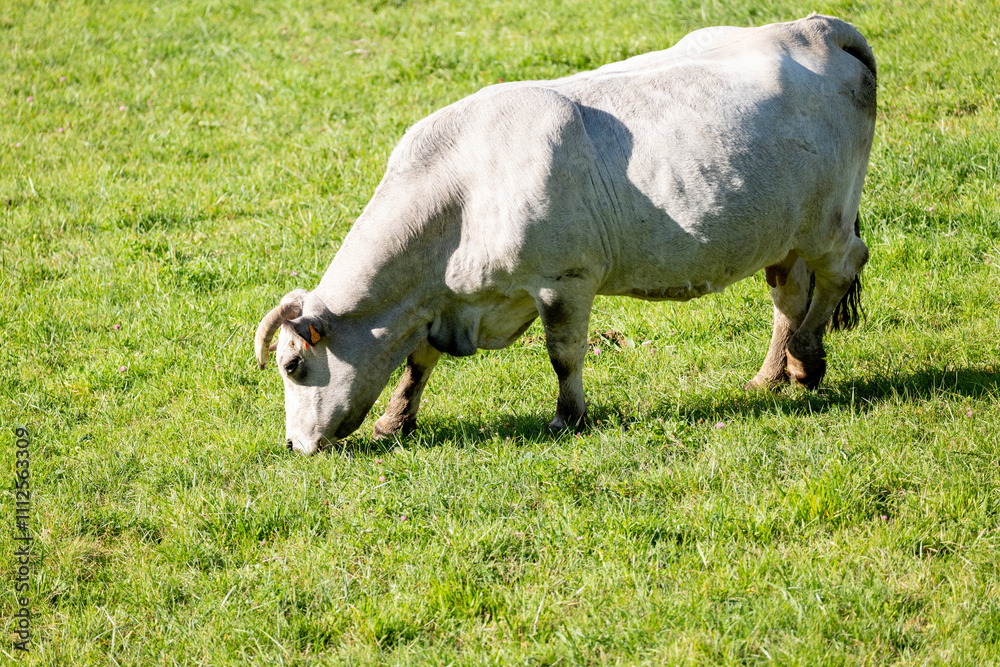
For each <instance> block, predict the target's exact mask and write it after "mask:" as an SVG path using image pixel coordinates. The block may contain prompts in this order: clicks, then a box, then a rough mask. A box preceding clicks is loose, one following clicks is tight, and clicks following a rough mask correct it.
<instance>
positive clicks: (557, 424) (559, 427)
mask: <svg viewBox="0 0 1000 667" xmlns="http://www.w3.org/2000/svg"><path fill="white" fill-rule="evenodd" d="M586 423H587V413H586V412H584V413H583V414H582V415H580V416H579V417H567V416H565V415H556V418H555V419H553V420H552V421H550V422H549V425H548V429H549V432H551V433H558V432H559V431H565V430H566V429H568V428H581V427H583V426H585V425H586Z"/></svg>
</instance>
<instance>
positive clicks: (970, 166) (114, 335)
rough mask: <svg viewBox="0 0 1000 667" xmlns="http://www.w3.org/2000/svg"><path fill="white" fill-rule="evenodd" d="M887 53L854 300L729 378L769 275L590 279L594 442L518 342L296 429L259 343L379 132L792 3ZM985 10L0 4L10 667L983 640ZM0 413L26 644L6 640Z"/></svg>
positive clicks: (996, 641) (998, 421)
mask: <svg viewBox="0 0 1000 667" xmlns="http://www.w3.org/2000/svg"><path fill="white" fill-rule="evenodd" d="M812 10H817V11H820V12H822V13H828V14H834V15H838V16H841V17H842V18H845V19H847V20H850V21H851V22H853V23H854V24H855V25H857V26H858V27H859V28H860V29H861V31H862V32H863V33H864V34H865V35H866V36H867V37H868V39H869V41H870V43H871V44H872V46H873V48H874V51H875V54H876V57H877V59H878V63H879V84H880V85H879V117H878V126H877V130H876V140H875V147H874V149H873V152H872V160H871V166H870V169H869V178H868V183H867V186H866V195H865V197H864V200H863V202H862V212H861V214H862V221H863V226H864V231H863V235H864V238H865V240H866V242H867V243H868V245H869V246H870V248H871V256H872V259H871V262H870V264H869V265H868V267H867V269H866V271H865V280H866V292H865V307H866V309H867V314H868V315H867V319H866V321H865V322H864V324H863V326H861V327H860V328H858V329H856V330H854V331H851V332H848V333H844V334H838V335H834V336H832V337H830V338H829V339H828V341H829V342H828V351H829V354H830V371H829V373H828V375H827V380H826V382H825V383H824V386H823V388H821V389H820V391H819V392H818V393H808V392H804V391H793V390H786V391H784V392H780V393H777V394H773V395H770V394H761V393H747V392H744V391H743V390H742V389H741V387H742V386H743V383H744V382H745V381H746V380H748V379H749V378H750V377H752V376H753V374H754V373H755V372H756V370H757V368H758V366H759V364H760V362H761V360H762V358H763V355H764V352H765V350H766V347H767V342H768V337H769V335H770V329H769V326H770V305H769V300H768V296H767V289H766V285H765V283H764V280H763V278H762V277H760V276H757V277H754V278H752V279H750V280H747V281H745V282H744V283H741V284H739V285H737V286H735V287H734V288H732V289H730V290H729V291H727V292H726V293H725V294H722V295H715V296H711V297H707V298H705V299H702V300H700V301H696V302H691V303H688V304H646V303H642V302H638V301H630V300H624V299H622V300H619V299H603V300H599V301H598V303H597V305H596V308H595V313H594V318H593V320H592V336H593V348H594V349H593V354H592V355H590V356H589V357H588V361H587V367H586V371H585V383H586V386H587V389H588V396H589V399H590V401H591V407H590V410H591V414H592V415H593V416H594V418H595V423H594V424H593V426H592V428H590V429H589V430H585V431H584V432H582V433H580V434H575V433H574V434H565V435H562V436H558V437H554V436H551V435H549V434H548V433H546V432H545V430H544V426H545V424H546V423H547V421H548V419H550V418H551V416H552V412H553V410H554V406H555V396H556V386H555V376H554V374H553V373H552V370H551V366H550V364H549V361H548V358H547V356H546V353H545V347H544V342H543V340H542V337H541V330H540V328H539V327H538V326H537V324H536V325H535V326H533V327H532V329H531V330H529V332H528V335H527V336H526V337H525V338H524V339H522V340H521V341H520V342H518V343H516V344H515V345H513V346H512V347H510V348H508V349H506V350H503V351H498V352H480V353H479V354H477V355H476V356H475V357H472V358H468V359H447V358H446V359H444V360H443V361H442V363H441V364H440V365H439V366H438V369H437V370H436V372H435V375H434V377H433V378H432V379H431V382H430V385H429V387H428V390H427V392H426V393H425V398H424V404H423V411H422V413H421V425H420V428H419V430H418V431H417V432H416V433H415V434H413V435H412V436H410V437H408V438H406V439H404V440H402V441H399V442H394V443H390V444H384V445H383V444H379V445H372V444H371V443H369V442H368V440H367V435H368V434H369V433H370V432H371V425H372V422H373V419H374V417H375V416H377V413H378V411H379V409H380V407H384V404H385V401H386V400H387V398H388V391H387V392H386V393H385V394H383V397H382V398H381V399H380V402H379V404H378V405H376V408H375V410H374V411H373V415H372V416H370V417H369V420H368V421H366V423H365V425H364V426H363V427H362V428H361V430H360V431H359V432H358V434H356V435H355V436H354V437H352V438H351V439H350V440H349V441H348V442H347V443H346V445H347V446H346V448H345V449H344V450H343V451H334V452H327V453H322V454H320V455H318V456H316V457H313V458H309V459H306V458H302V457H299V456H294V455H290V454H289V453H288V452H286V451H285V448H284V446H283V442H282V439H283V429H284V415H283V405H282V386H281V382H280V380H279V377H278V375H277V372H276V371H275V370H274V368H273V366H272V367H271V368H269V369H268V370H267V371H266V372H260V371H258V370H256V366H255V363H254V362H253V351H252V335H253V330H254V327H255V326H256V324H257V322H258V321H259V320H260V318H261V316H262V315H263V314H264V313H265V312H266V311H267V310H268V309H270V308H271V307H272V306H273V305H274V304H275V303H276V302H277V300H278V299H279V298H280V297H281V296H282V295H283V294H285V293H286V292H287V291H289V290H291V289H293V288H296V287H305V288H312V287H313V286H315V284H316V283H317V282H318V280H319V277H320V276H321V275H322V272H323V271H324V270H325V268H326V266H327V265H328V264H329V262H330V260H331V259H332V257H333V255H334V253H335V251H336V249H337V247H339V244H340V241H341V240H342V239H343V237H344V234H345V233H346V232H347V230H348V229H349V228H350V225H351V223H352V222H353V220H354V218H355V217H356V216H357V215H358V213H359V212H360V211H361V209H362V207H363V206H364V205H365V203H366V202H367V200H368V198H369V196H370V195H371V192H372V190H373V189H374V187H375V185H376V184H377V182H378V180H379V179H380V177H381V174H382V170H383V167H384V164H385V160H386V158H387V156H388V154H389V151H390V150H391V149H392V147H393V145H394V144H395V142H396V141H397V140H398V139H399V137H400V136H401V135H402V133H403V132H404V130H405V129H406V128H407V127H408V126H409V125H411V124H412V123H413V122H415V121H417V120H418V119H420V118H421V117H423V116H425V115H427V114H428V113H430V112H431V111H433V110H435V109H437V108H439V107H441V106H443V105H445V104H447V103H449V102H452V101H454V100H456V99H459V98H461V97H462V96H464V95H466V94H469V93H471V92H473V91H475V90H477V89H479V88H480V87H482V86H484V85H488V84H491V83H495V82H497V81H500V80H516V79H527V78H550V77H555V76H560V75H564V74H569V73H572V72H575V71H579V70H582V69H589V68H593V67H596V66H598V65H600V64H603V63H605V62H610V61H614V60H619V59H621V58H624V57H627V56H631V55H635V54H638V53H642V52H646V51H650V50H655V49H660V48H666V47H667V46H669V45H671V44H672V43H673V42H675V41H676V40H677V39H679V38H680V37H681V36H682V35H684V34H685V33H686V32H688V31H689V30H692V29H695V28H698V27H702V26H706V25H717V24H729V25H760V24H764V23H768V22H772V21H783V20H790V19H794V18H798V17H800V16H803V15H805V14H807V13H808V12H809V11H812ZM998 26H1000V5H998V4H997V3H996V2H993V1H991V0H978V1H971V0H970V1H963V0H953V1H950V2H945V1H944V0H941V1H939V2H927V1H924V2H920V1H918V2H907V3H902V2H874V1H873V2H865V1H864V0H858V1H850V0H844V1H841V2H829V1H826V0H821V1H820V2H819V3H818V4H814V5H800V4H798V3H792V2H779V1H772V0H761V1H760V2H749V1H747V0H735V1H733V2H726V3H723V2H718V1H705V2H694V1H692V0H679V1H671V2H658V1H657V2H654V1H648V0H647V1H643V2H625V1H620V2H606V3H597V2H594V3H583V2H559V1H557V0H533V1H531V2H527V1H521V0H516V1H514V2H499V1H497V0H479V1H477V2H471V1H466V0H461V1H456V2H441V1H433V0H432V1H427V2H418V1H414V2H406V1H405V0H398V1H376V2H372V3H370V4H369V5H368V6H366V7H359V6H356V5H355V4H354V3H346V2H343V3H340V2H337V3H333V2H330V3H311V2H303V1H301V0H287V1H284V2H270V1H262V2H250V1H248V0H226V1H221V2H215V1H205V0H195V1H193V2H178V1H176V0H164V1H163V2H154V3H145V2H143V3H140V2H134V3H126V2H73V1H68V2H48V3H36V2H27V1H26V0H8V1H7V2H4V3H3V5H2V6H0V82H2V88H0V320H2V324H3V345H2V346H0V426H2V432H0V466H3V470H4V471H6V473H5V474H6V475H7V477H6V478H5V479H7V480H9V481H6V482H4V484H3V492H2V496H3V504H2V510H0V572H2V576H0V621H2V623H0V625H2V626H3V628H4V636H3V638H2V639H0V655H2V656H3V657H2V658H0V662H4V661H7V660H11V661H13V660H16V661H18V662H20V663H25V664H38V665H49V664H54V665H70V664H88V663H95V664H109V663H110V664H121V665H125V664H164V665H174V664H211V665H223V664H243V663H246V662H248V661H253V663H254V664H313V663H325V662H331V663H350V664H363V663H383V662H387V663H400V664H428V663H430V664H451V663H455V664H504V665H506V664H557V663H558V664H748V663H749V664H755V663H769V662H775V663H780V664H788V665H805V666H811V665H828V664H830V665H836V664H868V665H888V664H906V665H917V664H920V665H924V664H936V665H962V664H966V665H979V664H997V663H998V662H1000V562H998V547H1000V544H998V542H1000V486H998V482H1000V470H998V461H1000V451H998V449H1000V364H998V360H1000V297H998V292H1000V268H998V265H1000V185H998V184H1000V122H998V119H1000V113H998V112H1000V83H998V71H1000V46H998V42H1000V27H998ZM17 426H26V427H27V428H28V429H30V432H31V445H30V452H31V468H30V474H31V485H32V489H33V496H32V502H33V506H32V514H31V527H32V529H33V531H34V534H35V536H36V541H35V544H34V551H33V571H32V575H31V580H30V583H31V589H30V599H31V610H32V614H33V618H32V632H33V634H34V639H35V643H34V644H33V646H32V651H31V653H30V654H27V655H23V654H21V653H20V652H18V651H16V650H15V648H14V635H13V634H12V630H13V629H14V627H15V619H14V614H15V612H16V611H17V609H18V605H17V602H16V597H17V596H16V595H15V592H14V591H15V583H16V577H17V565H16V559H15V549H16V548H17V543H16V542H15V541H14V539H13V538H14V537H15V523H14V492H13V479H14V473H15V440H16V438H15V435H14V430H15V428H16V427H17Z"/></svg>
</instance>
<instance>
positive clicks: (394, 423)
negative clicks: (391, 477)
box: [372, 340, 441, 438]
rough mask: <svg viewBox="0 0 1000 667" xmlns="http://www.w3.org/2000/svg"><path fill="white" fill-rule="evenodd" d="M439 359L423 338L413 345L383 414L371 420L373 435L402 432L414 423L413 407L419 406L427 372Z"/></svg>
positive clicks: (414, 412) (416, 408) (379, 435)
mask: <svg viewBox="0 0 1000 667" xmlns="http://www.w3.org/2000/svg"><path fill="white" fill-rule="evenodd" d="M440 358H441V353H440V352H439V351H437V350H435V349H434V348H433V347H431V345H430V343H429V342H427V340H423V341H421V342H420V344H419V345H417V349H415V350H414V351H413V352H412V353H411V354H410V356H409V357H407V359H406V370H404V371H403V377H402V379H401V380H400V381H399V384H398V385H396V390H395V391H394V392H392V398H390V399H389V406H388V407H387V408H386V410H385V414H383V415H382V416H381V417H379V419H378V421H377V422H375V432H374V433H373V434H372V437H374V438H383V437H385V436H388V435H397V434H398V435H406V434H407V433H410V432H411V431H413V429H414V428H416V426H417V410H419V409H420V395H421V394H422V393H423V392H424V387H426V386H427V379H428V378H429V377H430V376H431V371H432V370H434V366H435V365H436V364H437V362H438V359H440Z"/></svg>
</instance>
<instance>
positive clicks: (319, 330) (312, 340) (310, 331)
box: [288, 317, 326, 346]
mask: <svg viewBox="0 0 1000 667" xmlns="http://www.w3.org/2000/svg"><path fill="white" fill-rule="evenodd" d="M288 326H290V327H291V328H292V329H293V330H294V331H295V333H297V334H298V335H299V338H301V339H302V340H303V341H305V343H306V345H307V346H309V345H315V344H317V343H318V342H320V341H321V340H323V338H324V337H325V336H326V332H325V331H324V325H323V322H322V321H321V320H319V319H318V318H315V317H299V318H297V319H294V320H291V321H289V322H288Z"/></svg>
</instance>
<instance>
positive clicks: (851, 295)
mask: <svg viewBox="0 0 1000 667" xmlns="http://www.w3.org/2000/svg"><path fill="white" fill-rule="evenodd" d="M854 234H855V236H858V237H860V236H861V216H860V214H859V215H858V217H857V218H855V219H854ZM864 314H865V312H864V309H863V308H862V307H861V273H860V272H859V273H858V275H856V276H854V280H853V281H852V282H851V286H850V287H848V288H847V293H846V294H844V296H843V298H842V299H841V300H840V303H838V304H837V307H836V308H835V309H834V311H833V317H831V318H830V324H829V326H828V328H829V329H830V331H843V330H846V329H853V328H854V327H856V326H857V325H858V322H860V321H861V318H862V317H864Z"/></svg>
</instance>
